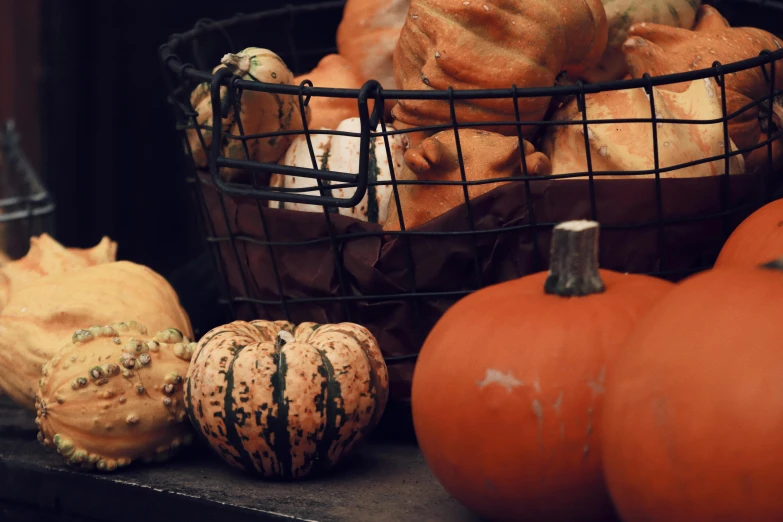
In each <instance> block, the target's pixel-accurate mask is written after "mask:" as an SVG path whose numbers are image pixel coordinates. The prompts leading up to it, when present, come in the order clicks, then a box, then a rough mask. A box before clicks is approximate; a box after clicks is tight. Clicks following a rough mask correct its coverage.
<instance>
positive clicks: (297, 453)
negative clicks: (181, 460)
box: [185, 321, 389, 479]
mask: <svg viewBox="0 0 783 522" xmlns="http://www.w3.org/2000/svg"><path fill="white" fill-rule="evenodd" d="M388 387H389V376H388V371H387V368H386V363H385V362H384V360H383V356H382V355H381V352H380V350H379V349H378V343H377V341H376V340H375V337H373V335H372V334H371V333H370V332H369V330H367V329H366V328H364V327H363V326H360V325H357V324H353V323H339V324H330V325H318V324H316V323H302V324H300V325H298V326H294V325H293V324H291V323H288V322H286V321H252V322H245V321H234V322H232V323H229V324H227V325H224V326H219V327H217V328H214V329H213V330H211V331H210V332H208V333H207V334H206V335H204V337H203V338H202V339H201V341H200V342H199V343H198V346H197V347H196V350H195V352H194V354H193V357H192V361H191V365H190V369H189V372H188V382H187V385H186V387H185V405H186V408H187V411H188V415H189V417H190V419H191V421H192V422H193V424H194V425H195V426H196V428H197V430H198V431H199V432H200V433H201V434H202V435H203V436H204V437H205V439H206V440H207V441H208V442H209V444H210V445H211V446H212V448H213V449H214V450H215V451H216V452H217V454H218V455H220V457H222V458H223V460H225V461H226V462H228V463H229V464H230V465H231V466H233V467H236V468H239V469H243V470H246V471H249V472H255V473H257V474H260V475H262V476H264V477H268V478H283V479H296V478H302V477H305V476H308V475H311V474H314V473H318V472H323V471H325V470H328V469H330V468H332V467H333V466H335V465H336V464H337V463H338V462H340V460H342V459H343V458H344V457H345V456H346V455H348V454H349V453H351V451H352V450H354V449H355V448H356V446H357V445H358V444H359V443H360V442H361V441H363V440H364V439H365V438H366V437H367V435H368V434H369V432H370V431H372V429H373V428H374V427H375V426H376V425H377V423H378V420H379V419H380V417H381V415H382V414H383V411H384V409H385V407H386V402H387V399H388Z"/></svg>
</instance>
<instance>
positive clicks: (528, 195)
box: [511, 83, 544, 272]
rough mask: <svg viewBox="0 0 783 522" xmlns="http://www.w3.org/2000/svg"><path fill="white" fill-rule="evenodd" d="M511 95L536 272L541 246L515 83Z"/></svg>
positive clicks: (535, 270) (539, 263)
mask: <svg viewBox="0 0 783 522" xmlns="http://www.w3.org/2000/svg"><path fill="white" fill-rule="evenodd" d="M511 96H512V98H513V99H514V119H515V120H516V121H517V124H516V128H517V139H518V140H519V154H520V156H521V157H522V176H523V177H524V178H525V181H524V184H525V201H526V202H527V212H528V222H529V223H530V229H531V231H532V233H533V266H532V267H531V271H532V272H538V271H539V267H540V266H541V265H542V264H543V262H544V260H543V256H542V255H541V248H540V247H539V245H538V227H537V226H536V213H535V210H534V209H533V195H532V194H533V191H532V189H531V188H530V179H528V176H529V172H528V170H527V157H526V156H525V139H524V137H523V136H522V124H521V123H520V120H521V115H520V112H519V93H518V92H517V84H516V83H515V84H513V85H512V86H511Z"/></svg>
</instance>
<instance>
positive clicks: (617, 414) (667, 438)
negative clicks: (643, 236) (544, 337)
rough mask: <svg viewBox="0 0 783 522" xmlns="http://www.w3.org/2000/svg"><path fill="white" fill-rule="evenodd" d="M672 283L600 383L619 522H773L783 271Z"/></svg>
mask: <svg viewBox="0 0 783 522" xmlns="http://www.w3.org/2000/svg"><path fill="white" fill-rule="evenodd" d="M781 261H783V260H780V261H778V262H776V263H774V264H771V265H769V266H767V267H766V268H755V269H748V268H733V267H732V268H717V269H713V270H709V271H706V272H702V273H699V274H697V275H695V276H692V277H691V278H689V279H686V280H685V281H683V282H681V283H680V284H679V285H678V287H677V288H676V289H675V290H674V291H672V292H671V293H670V294H669V295H668V296H666V297H664V299H662V300H661V301H660V302H659V303H658V304H657V305H656V306H655V307H654V308H653V309H652V310H651V311H650V312H649V313H648V315H647V316H646V317H645V318H644V319H643V320H642V321H640V322H639V324H638V325H637V327H636V328H635V329H634V331H633V333H632V334H631V336H630V337H629V339H628V341H627V342H626V348H625V350H624V351H623V352H622V354H621V355H620V356H619V357H618V358H617V360H616V361H615V365H614V368H613V370H612V372H611V373H609V374H608V377H607V384H606V397H605V401H604V419H603V439H602V451H603V459H604V469H605V475H606V480H607V483H608V486H609V490H610V493H611V495H612V498H613V500H614V503H615V505H616V507H617V510H618V511H619V514H620V515H621V517H622V518H623V520H625V521H626V522H636V521H639V522H641V521H645V522H675V521H689V522H699V521H710V522H718V521H726V522H728V521H741V520H742V521H745V520H747V521H751V520H753V521H756V520H758V521H762V520H764V521H772V520H783V495H781V494H780V486H781V484H783V452H781V451H780V433H781V430H783V379H781V375H783V350H781V339H783V322H781V320H780V317H781V315H783V298H781V296H783V271H782V269H783V263H782V262H781Z"/></svg>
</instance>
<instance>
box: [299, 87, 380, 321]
mask: <svg viewBox="0 0 783 522" xmlns="http://www.w3.org/2000/svg"><path fill="white" fill-rule="evenodd" d="M312 86H313V82H311V81H310V80H308V79H304V80H302V82H301V83H300V84H299V95H298V99H299V116H300V117H301V119H302V130H303V131H304V137H305V141H306V142H307V151H308V152H309V153H310V161H311V162H312V165H313V169H315V170H320V169H319V168H318V160H317V159H316V157H315V149H314V148H313V141H312V136H311V135H310V129H309V127H308V124H307V105H308V104H309V103H310V95H309V94H308V95H307V96H305V94H304V91H305V88H309V87H312ZM362 148H366V147H365V146H364V145H363V146H362ZM359 170H360V171H361V167H360V169H359ZM365 179H366V176H365ZM316 183H317V184H318V190H319V192H320V193H321V196H322V197H324V198H326V197H330V196H332V191H331V190H330V189H327V187H326V184H327V183H328V182H325V180H321V179H316ZM321 208H322V209H323V213H324V219H325V220H326V228H327V230H328V231H329V242H330V244H331V247H332V248H331V251H332V256H333V257H334V266H335V269H336V270H337V283H338V286H339V288H338V291H339V294H340V297H342V299H341V300H340V305H341V307H342V309H343V315H344V316H345V320H346V321H352V313H351V307H350V304H349V303H348V301H347V300H346V299H345V298H346V297H347V295H348V291H347V286H346V283H345V266H344V264H343V258H342V255H343V253H342V246H343V242H342V241H341V240H340V241H338V240H337V237H336V235H335V229H334V223H333V222H332V216H331V214H334V213H337V211H338V210H337V208H336V207H328V206H326V205H322V206H321Z"/></svg>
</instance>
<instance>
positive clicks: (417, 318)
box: [370, 84, 427, 363]
mask: <svg viewBox="0 0 783 522" xmlns="http://www.w3.org/2000/svg"><path fill="white" fill-rule="evenodd" d="M385 106H386V100H385V99H384V97H383V87H382V86H381V85H380V84H378V89H377V90H376V91H375V107H374V111H373V112H374V114H381V115H382V114H383V111H384V110H385ZM372 124H373V123H372V122H371V125H372ZM378 124H379V125H380V126H381V133H382V135H383V145H384V147H385V148H386V158H387V161H388V163H389V178H390V180H391V188H392V192H393V194H394V204H395V206H396V207H397V215H398V216H399V219H400V231H401V232H405V218H404V217H403V211H402V204H401V203H400V192H399V187H398V186H397V173H396V172H395V170H394V159H393V156H392V151H391V144H390V143H389V135H388V130H387V127H386V122H385V121H384V118H383V117H382V116H381V117H378ZM370 128H371V129H374V128H376V127H372V126H371V127H370ZM397 237H398V238H399V240H400V241H402V242H403V246H404V248H405V256H406V262H407V265H408V270H407V272H408V274H407V275H408V284H409V285H410V292H409V295H410V296H411V297H410V299H411V307H412V308H413V311H412V313H413V322H414V325H415V328H416V332H417V333H418V335H419V337H421V338H422V339H424V337H426V335H427V331H426V329H425V327H424V324H423V322H422V317H423V316H422V314H421V312H420V309H421V304H420V302H419V297H418V295H416V294H417V292H416V263H415V262H414V258H413V248H412V247H411V236H410V234H404V233H403V234H400V235H398V236H397ZM418 356H419V354H418V353H413V354H407V355H397V356H391V357H386V358H385V360H386V362H387V363H389V362H404V361H415V360H416V359H417V358H418Z"/></svg>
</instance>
